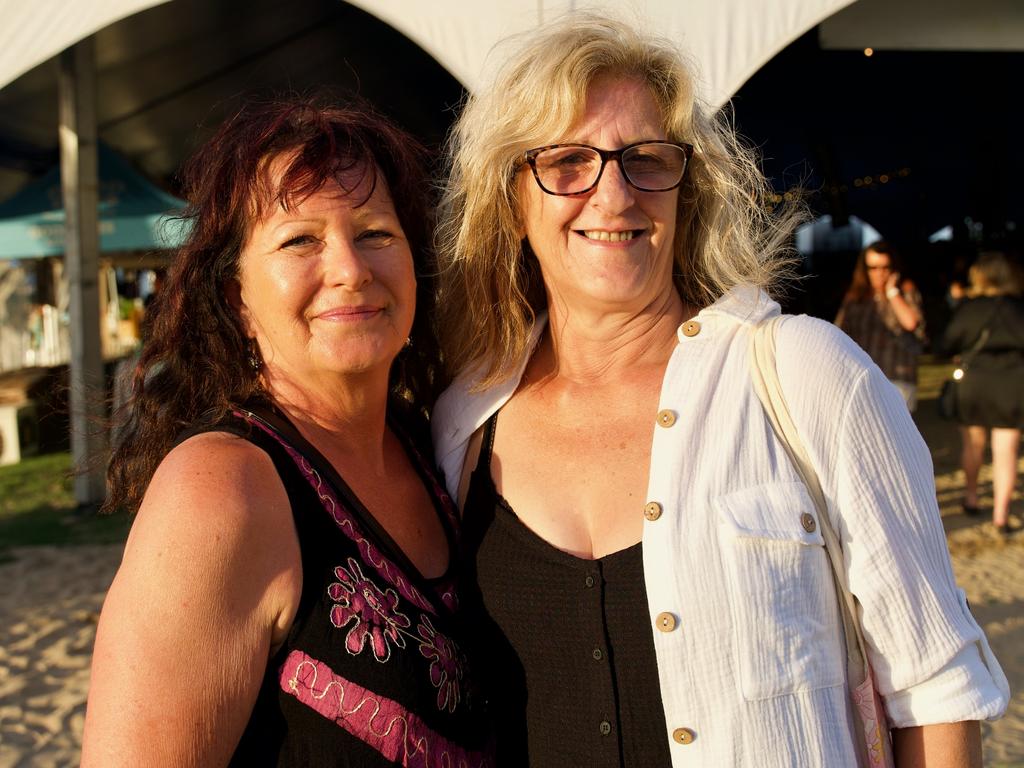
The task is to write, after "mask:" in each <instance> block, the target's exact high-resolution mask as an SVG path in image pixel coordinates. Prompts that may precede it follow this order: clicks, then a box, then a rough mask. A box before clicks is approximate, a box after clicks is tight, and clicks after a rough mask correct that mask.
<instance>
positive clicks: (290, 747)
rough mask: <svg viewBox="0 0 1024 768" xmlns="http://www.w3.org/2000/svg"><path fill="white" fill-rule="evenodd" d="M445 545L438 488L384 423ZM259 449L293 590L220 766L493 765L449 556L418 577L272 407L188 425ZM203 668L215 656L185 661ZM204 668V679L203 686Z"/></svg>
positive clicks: (448, 515) (450, 511)
mask: <svg viewBox="0 0 1024 768" xmlns="http://www.w3.org/2000/svg"><path fill="white" fill-rule="evenodd" d="M390 426H391V428H392V429H393V430H394V431H395V433H396V434H397V435H398V436H399V438H400V439H402V441H403V443H404V445H405V446H406V450H407V452H408V454H409V457H410V460H411V461H412V463H413V465H414V466H415V467H416V468H417V469H418V471H419V472H420V475H421V477H422V478H423V482H424V485H425V486H426V487H427V489H428V490H429V491H430V492H431V497H432V499H433V501H434V506H435V508H436V509H437V512H438V515H439V517H440V519H441V522H442V524H443V525H444V528H445V531H446V533H447V534H448V539H449V546H450V551H451V552H455V551H456V546H457V539H458V521H457V518H456V516H455V514H454V507H453V505H452V503H451V501H450V499H449V498H448V496H447V494H446V493H444V491H443V490H441V488H440V486H439V485H438V483H437V481H436V480H435V479H434V476H433V475H432V474H431V473H430V471H429V470H428V469H427V468H426V467H427V465H426V462H424V461H423V460H422V458H421V457H420V455H419V454H418V453H417V451H416V450H415V448H414V447H413V445H412V443H411V441H410V440H409V439H408V437H406V436H405V434H404V433H403V431H402V430H401V429H400V428H398V426H397V425H395V424H394V423H392V424H391V425H390ZM212 430H216V431H226V432H231V433H233V434H236V435H238V436H240V437H242V438H244V439H245V440H248V441H249V442H251V443H253V444H254V445H256V446H257V447H259V448H261V449H262V450H263V451H264V452H266V453H267V454H268V455H269V456H270V458H271V459H272V460H273V462H274V467H275V468H276V470H277V473H278V475H279V477H280V478H281V482H282V483H283V485H284V488H285V491H286V492H287V494H288V499H289V501H290V503H291V508H292V514H293V517H294V520H295V529H296V532H297V534H298V540H299V547H300V550H301V558H302V592H301V596H300V603H299V608H298V611H297V613H296V616H295V620H294V622H293V624H292V626H291V629H290V630H289V632H288V635H287V638H286V640H285V642H284V645H283V646H282V647H281V648H280V649H279V650H278V651H277V652H276V653H275V654H274V656H273V657H272V658H271V659H270V663H269V664H268V666H267V671H266V674H265V677H264V681H263V684H262V687H261V689H260V692H259V695H258V698H257V701H256V704H255V707H254V709H253V712H252V715H251V717H250V719H249V722H248V724H247V726H246V729H245V732H244V734H243V735H242V738H241V741H240V743H239V745H238V747H237V749H236V751H235V754H234V757H233V758H232V761H231V765H232V766H295V767H296V768H298V767H299V766H303V767H304V768H306V767H308V766H338V767H339V768H340V767H345V768H355V767H356V766H359V767H360V768H364V767H371V766H394V765H413V764H416V765H420V764H422V765H445V766H447V765H451V766H483V765H493V764H494V758H493V741H492V737H491V735H490V728H489V725H488V723H489V719H488V717H487V715H486V706H485V701H484V699H483V696H482V695H480V693H479V692H478V689H477V687H476V684H475V682H474V677H473V674H472V672H471V670H470V667H469V663H468V660H467V657H466V654H465V651H464V646H465V643H464V641H463V634H464V628H463V627H462V625H461V622H462V618H461V617H462V611H461V610H460V609H459V608H458V603H459V599H460V597H461V596H460V595H459V588H460V586H461V585H460V584H459V583H458V581H457V578H456V577H457V571H458V566H457V560H458V558H457V557H452V558H451V559H450V565H449V571H448V573H446V574H445V575H444V576H442V577H440V578H437V579H426V578H423V577H422V576H421V575H420V574H419V572H418V571H417V569H416V568H415V567H414V566H413V565H412V563H411V562H410V561H409V560H408V559H407V558H406V556H405V555H404V553H403V552H402V550H401V549H400V548H399V547H398V546H397V545H396V544H395V542H394V541H393V540H392V539H391V537H390V536H389V535H388V534H387V532H386V531H385V530H384V529H383V528H382V527H381V526H380V525H379V524H378V523H377V522H376V520H374V518H373V516H372V515H371V514H370V513H369V512H368V511H367V510H366V508H365V507H364V506H363V505H362V504H361V503H360V502H359V499H358V498H356V496H355V495H354V494H353V493H352V491H351V490H350V489H349V487H348V486H347V485H346V483H345V482H344V480H342V479H341V477H340V476H338V474H337V473H336V472H335V471H334V469H333V467H332V466H331V465H330V464H329V463H328V462H327V461H326V460H325V459H324V458H323V457H322V456H321V455H320V454H319V452H318V451H317V450H316V449H315V448H314V447H313V446H311V445H310V444H309V443H307V442H306V441H305V440H304V439H303V438H302V436H301V435H300V434H299V432H298V430H296V429H295V428H294V427H293V426H292V425H291V424H290V423H289V422H288V421H287V419H286V418H285V417H284V416H283V414H281V413H280V412H278V411H275V410H273V409H272V408H269V407H266V406H257V405H253V404H250V405H248V406H246V408H244V409H239V410H238V411H237V412H236V414H235V417H234V418H233V419H231V420H229V421H228V422H226V423H223V424H219V425H215V426H213V427H210V428H206V429H203V430H194V431H193V432H191V433H189V434H195V433H197V432H199V431H212ZM197 663H207V664H210V665H211V666H212V667H216V665H217V660H216V659H205V660H202V659H197ZM216 678H217V675H216V670H215V669H213V670H211V675H210V679H211V682H214V681H216Z"/></svg>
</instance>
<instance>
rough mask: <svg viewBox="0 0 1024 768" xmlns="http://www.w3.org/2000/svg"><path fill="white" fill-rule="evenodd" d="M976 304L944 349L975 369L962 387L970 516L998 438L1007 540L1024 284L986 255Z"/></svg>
mask: <svg viewBox="0 0 1024 768" xmlns="http://www.w3.org/2000/svg"><path fill="white" fill-rule="evenodd" d="M970 279H971V294H972V296H973V298H971V299H970V300H969V301H967V302H965V303H964V304H961V305H960V307H959V308H958V309H957V311H956V314H954V315H953V319H952V320H951V321H950V323H949V327H948V328H947V329H946V335H945V340H944V347H945V349H946V351H947V352H948V353H949V354H955V355H963V356H965V357H966V358H967V360H968V362H969V365H968V366H966V373H965V375H964V378H963V379H962V380H961V381H960V384H959V411H958V413H959V421H960V424H961V428H960V433H961V437H962V439H963V453H962V461H963V467H964V474H965V475H966V486H967V487H966V490H965V493H964V512H965V513H967V514H968V515H976V514H978V512H979V510H978V471H979V470H980V469H981V464H982V461H983V458H984V453H985V443H986V440H987V438H988V435H989V433H990V432H991V435H992V486H993V507H992V522H993V523H994V524H995V528H996V530H997V531H998V532H999V533H1001V534H1004V535H1007V534H1011V533H1015V532H1016V531H1019V530H1020V528H1021V526H1020V525H1019V524H1017V523H1014V522H1011V521H1010V518H1009V514H1010V499H1011V497H1012V496H1013V490H1014V486H1015V485H1016V482H1017V453H1018V449H1019V446H1020V431H1021V428H1022V427H1024V301H1022V300H1021V298H1020V292H1021V285H1020V276H1019V272H1018V271H1017V269H1016V267H1015V265H1014V264H1012V263H1011V262H1010V261H1009V260H1008V259H1007V258H1006V256H1005V255H1004V254H1002V253H995V252H993V253H985V254H982V255H981V257H980V258H979V259H978V261H977V263H976V264H975V265H974V266H973V267H971V271H970Z"/></svg>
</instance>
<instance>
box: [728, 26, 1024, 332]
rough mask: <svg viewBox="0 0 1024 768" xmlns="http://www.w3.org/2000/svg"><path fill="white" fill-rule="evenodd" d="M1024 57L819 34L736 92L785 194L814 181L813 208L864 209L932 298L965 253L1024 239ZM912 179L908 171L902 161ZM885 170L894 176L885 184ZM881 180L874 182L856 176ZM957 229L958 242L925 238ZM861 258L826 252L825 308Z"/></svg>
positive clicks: (821, 268)
mask: <svg viewBox="0 0 1024 768" xmlns="http://www.w3.org/2000/svg"><path fill="white" fill-rule="evenodd" d="M1022 74H1024V53H1002V52H999V53H984V52H897V51H876V52H875V53H874V55H873V56H871V57H867V56H865V55H864V54H863V52H860V51H832V50H821V49H820V48H819V46H818V36H817V31H816V30H812V31H811V32H809V33H808V34H806V35H804V36H803V37H801V38H799V39H798V40H797V41H796V42H794V43H793V44H792V45H790V46H789V47H788V48H786V49H785V50H784V51H782V52H781V53H780V54H779V55H778V56H776V57H775V58H774V59H773V60H772V61H771V62H769V63H768V64H767V65H766V66H765V67H764V68H762V69H761V70H760V71H759V72H757V74H755V75H754V76H753V77H752V78H751V79H750V80H749V81H748V82H747V83H746V84H745V85H744V87H743V88H742V89H741V90H740V91H739V93H737V94H736V96H735V98H734V99H733V105H734V109H735V117H736V123H737V125H738V128H739V130H740V132H741V133H742V134H743V135H744V136H745V137H746V138H747V140H748V141H749V142H750V143H752V144H754V145H755V146H757V147H759V148H760V150H761V152H762V154H763V156H764V169H765V173H766V175H768V177H769V178H770V179H771V181H772V184H773V186H774V187H775V189H776V190H777V191H780V192H781V191H785V190H786V189H789V188H791V187H793V186H794V185H800V184H802V185H803V186H804V188H805V189H806V190H808V191H809V192H810V196H809V198H808V202H809V203H810V205H811V207H812V209H813V211H814V212H815V213H819V214H820V213H831V214H833V216H834V217H837V216H838V217H842V216H844V215H855V216H858V217H859V218H861V219H863V220H865V221H867V222H869V223H870V224H872V225H873V226H874V227H875V228H876V229H877V230H879V232H881V233H882V236H883V237H885V238H886V239H889V240H891V241H893V242H894V243H895V244H896V245H897V246H899V247H901V248H902V250H903V252H904V255H905V256H906V257H907V258H908V260H909V261H910V267H911V268H910V269H909V270H908V271H910V272H912V273H913V274H914V276H915V278H916V279H917V280H918V282H919V284H920V285H921V287H922V289H923V290H925V291H926V292H928V293H931V294H932V298H933V299H934V295H935V294H937V293H939V292H941V290H942V281H944V280H945V279H947V278H948V276H949V275H950V274H951V273H952V262H953V260H954V259H955V258H956V257H959V256H962V255H965V254H969V253H971V252H973V251H974V250H976V249H977V247H979V246H980V245H982V243H981V242H978V241H976V240H975V241H972V240H970V239H969V238H968V235H967V228H966V226H965V224H964V220H965V218H967V217H970V218H971V219H972V220H973V221H975V222H978V221H980V222H982V223H983V225H984V230H983V235H984V244H985V245H992V244H995V245H1007V244H1009V245H1010V246H1012V247H1015V248H1017V247H1019V244H1020V242H1021V236H1022V234H1024V232H1022V231H1021V229H1019V228H1021V227H1024V191H1022V186H1024V185H1022V183H1021V179H1022V178H1024V134H1022V126H1024V103H1022V100H1021V95H1020V93H1021V91H1020V82H1021V75H1022ZM901 169H905V170H904V174H905V175H902V176H901V175H900V170H901ZM882 174H886V175H887V176H888V177H889V181H888V183H885V184H881V183H879V182H878V179H879V177H880V176H881V175H882ZM868 176H870V177H871V178H872V182H873V183H872V184H871V185H870V186H864V185H863V184H862V186H860V187H857V186H855V181H856V180H858V179H860V180H863V179H864V178H865V177H868ZM946 225H953V226H954V228H955V233H956V242H954V243H953V244H947V245H944V246H938V247H932V248H929V247H928V246H927V245H926V242H927V237H928V235H929V234H931V233H932V232H935V231H936V230H938V229H940V228H941V227H943V226H946ZM851 264H852V256H851V255H849V254H848V255H846V256H840V257H838V258H837V261H836V263H834V264H828V263H826V262H824V261H823V260H816V262H815V265H814V272H815V273H816V274H817V275H818V278H817V279H818V280H819V281H820V285H819V286H818V288H820V289H821V292H822V293H823V294H824V298H823V299H822V300H821V302H820V304H821V306H816V305H815V302H814V301H811V306H808V307H807V308H808V309H810V310H811V311H817V312H818V313H820V314H823V315H827V314H828V313H829V312H830V311H831V310H830V304H831V303H832V302H835V301H837V300H838V296H837V295H836V294H837V291H839V290H841V285H838V284H839V283H841V282H844V281H845V278H847V277H848V275H849V268H850V265H851Z"/></svg>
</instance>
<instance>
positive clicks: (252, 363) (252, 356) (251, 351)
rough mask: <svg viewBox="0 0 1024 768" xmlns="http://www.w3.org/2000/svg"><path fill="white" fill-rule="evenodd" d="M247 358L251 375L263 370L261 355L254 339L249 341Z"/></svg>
mask: <svg viewBox="0 0 1024 768" xmlns="http://www.w3.org/2000/svg"><path fill="white" fill-rule="evenodd" d="M247 357H248V361H249V367H250V368H252V370H253V373H259V372H260V369H262V368H263V355H261V354H260V348H259V347H258V346H257V345H256V339H249V346H248V355H247Z"/></svg>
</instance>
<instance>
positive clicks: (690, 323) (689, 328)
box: [683, 320, 700, 338]
mask: <svg viewBox="0 0 1024 768" xmlns="http://www.w3.org/2000/svg"><path fill="white" fill-rule="evenodd" d="M698 333H700V323H698V322H697V321H696V320H687V321H686V322H685V323H683V336H686V337H687V338H693V337H694V336H696V335H697V334H698Z"/></svg>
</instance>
